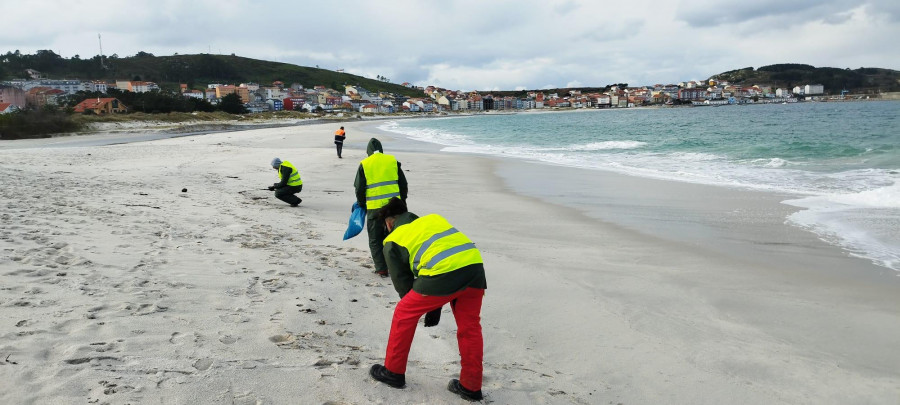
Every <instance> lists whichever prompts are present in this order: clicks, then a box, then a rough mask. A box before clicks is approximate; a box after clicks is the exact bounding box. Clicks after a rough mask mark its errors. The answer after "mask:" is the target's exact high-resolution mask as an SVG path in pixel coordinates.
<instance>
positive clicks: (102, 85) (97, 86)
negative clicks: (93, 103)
mask: <svg viewBox="0 0 900 405" xmlns="http://www.w3.org/2000/svg"><path fill="white" fill-rule="evenodd" d="M108 88H109V85H108V84H107V83H106V82H104V81H102V80H94V81H92V82H90V83H85V89H86V90H87V91H97V92H100V93H106V90H107V89H108Z"/></svg>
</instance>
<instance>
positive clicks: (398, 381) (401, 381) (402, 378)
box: [369, 364, 406, 388]
mask: <svg viewBox="0 0 900 405" xmlns="http://www.w3.org/2000/svg"><path fill="white" fill-rule="evenodd" d="M369 375H371V376H372V378H374V379H376V380H378V381H381V382H383V383H385V384H387V385H390V386H391V387H394V388H403V387H405V386H406V375H404V374H397V373H392V372H391V371H390V370H388V369H387V367H385V366H382V365H381V364H375V365H373V366H372V368H370V369H369Z"/></svg>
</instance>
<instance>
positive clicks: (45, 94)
mask: <svg viewBox="0 0 900 405" xmlns="http://www.w3.org/2000/svg"><path fill="white" fill-rule="evenodd" d="M28 73H29V74H30V75H32V78H29V79H17V80H9V81H4V82H2V83H0V113H9V112H12V111H15V110H21V109H29V108H31V109H40V108H43V107H45V106H48V105H54V106H59V107H71V108H72V109H73V111H74V112H75V113H95V114H98V115H102V114H110V113H124V112H133V111H143V112H152V111H145V109H142V107H141V106H140V105H125V103H123V102H122V101H120V100H118V99H116V98H115V97H112V96H109V95H108V94H107V93H110V90H113V89H115V90H117V91H121V92H132V93H150V92H170V93H171V91H168V90H165V89H162V88H160V86H159V85H157V84H156V83H153V82H148V81H139V80H115V81H104V80H91V81H82V80H77V79H66V80H54V79H46V78H41V73H40V72H37V71H33V70H32V71H29V72H28ZM403 86H405V87H408V88H410V89H414V90H417V91H421V93H422V96H421V97H408V96H404V95H400V94H395V93H388V92H376V91H369V90H367V89H365V88H363V87H361V86H358V85H351V84H347V85H344V86H343V88H341V89H335V88H329V87H326V86H324V85H312V86H307V85H305V84H301V83H291V84H286V83H284V82H281V81H275V82H273V83H270V84H268V85H262V84H259V83H252V82H251V83H211V84H208V85H206V87H205V88H190V87H189V86H188V85H187V84H181V85H180V89H179V90H178V91H177V93H176V94H180V95H181V96H183V97H185V98H191V99H196V100H204V101H206V102H209V103H210V104H212V105H216V104H218V103H220V102H221V101H222V100H223V98H225V97H226V96H228V95H230V94H235V95H237V97H239V98H240V102H241V103H242V104H243V106H244V108H245V109H246V112H249V113H260V112H269V111H302V112H309V113H339V112H347V113H351V112H352V113H362V114H394V113H444V112H461V113H477V112H485V111H507V112H509V111H524V110H535V109H537V110H541V109H581V108H630V107H640V106H653V105H657V106H674V105H692V106H705V105H726V104H756V103H794V102H797V101H798V100H802V99H804V98H809V99H816V100H819V99H821V100H824V99H825V96H824V94H825V88H824V86H823V85H820V84H804V85H802V86H799V85H798V86H795V87H794V88H791V89H787V88H774V87H773V86H766V85H753V86H741V85H735V84H731V83H728V82H727V81H721V82H719V81H716V80H713V79H711V80H709V81H708V82H698V81H688V82H681V83H678V84H655V85H648V86H636V87H627V86H619V85H614V86H608V91H603V92H583V91H581V90H576V89H572V90H568V92H566V93H561V92H559V91H556V92H548V91H528V92H527V93H526V94H525V96H524V97H513V96H501V95H495V94H492V92H479V91H460V90H448V89H444V88H440V87H435V86H427V87H417V86H414V85H412V84H409V83H403ZM94 95H103V96H99V97H95V96H94ZM835 98H837V99H843V98H844V94H843V93H842V94H841V96H839V97H835Z"/></svg>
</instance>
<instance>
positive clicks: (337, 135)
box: [334, 127, 347, 159]
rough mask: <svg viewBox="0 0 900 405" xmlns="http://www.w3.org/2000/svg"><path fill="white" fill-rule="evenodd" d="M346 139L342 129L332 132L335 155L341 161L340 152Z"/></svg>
mask: <svg viewBox="0 0 900 405" xmlns="http://www.w3.org/2000/svg"><path fill="white" fill-rule="evenodd" d="M345 138H347V133H346V132H344V127H341V129H339V130H337V131H334V146H335V147H336V148H337V154H338V158H339V159H343V158H342V157H341V150H342V149H344V139H345Z"/></svg>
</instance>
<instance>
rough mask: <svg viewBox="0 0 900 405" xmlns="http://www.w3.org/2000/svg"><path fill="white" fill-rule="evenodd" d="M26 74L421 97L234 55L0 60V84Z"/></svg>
mask: <svg viewBox="0 0 900 405" xmlns="http://www.w3.org/2000/svg"><path fill="white" fill-rule="evenodd" d="M26 69H33V70H37V71H39V72H40V73H41V74H42V75H43V76H45V77H47V78H51V79H80V80H116V79H119V80H143V81H150V82H154V83H156V84H157V85H159V86H160V87H161V88H163V89H168V90H178V85H179V84H180V83H187V84H188V86H189V87H190V88H204V87H206V85H207V84H209V83H222V84H231V83H233V84H238V83H247V82H254V83H259V84H262V85H269V84H271V83H272V82H274V81H276V80H277V81H281V82H284V84H285V86H290V85H291V84H292V83H300V84H301V85H303V86H304V87H308V88H309V87H313V86H319V85H322V86H325V87H329V88H333V89H335V90H338V91H343V90H344V88H343V85H345V84H350V85H357V86H362V87H364V88H365V89H367V90H369V91H385V92H390V93H395V94H403V95H407V96H421V95H422V92H421V91H419V90H416V89H411V88H408V87H405V86H401V85H399V84H394V83H391V82H390V81H389V80H388V79H387V78H382V77H379V79H369V78H365V77H362V76H357V75H352V74H348V73H341V72H335V71H332V70H327V69H319V68H315V67H306V66H297V65H292V64H289V63H280V62H270V61H264V60H259V59H251V58H244V57H241V56H235V55H213V54H199V55H172V56H154V55H153V54H150V53H146V52H138V53H137V54H136V55H134V56H129V57H124V58H120V57H118V56H117V55H111V56H108V57H103V58H102V60H101V58H100V56H99V55H98V56H94V57H92V58H90V59H82V58H81V57H80V56H79V55H75V56H73V57H71V58H63V57H61V56H59V55H57V54H56V53H54V52H53V51H49V50H40V51H37V52H36V53H35V54H34V55H29V54H22V53H20V52H19V51H15V52H7V53H6V54H4V55H0V80H9V79H17V78H26V77H27V74H26V72H25V71H26Z"/></svg>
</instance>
